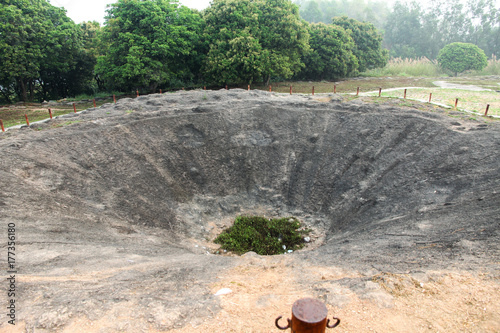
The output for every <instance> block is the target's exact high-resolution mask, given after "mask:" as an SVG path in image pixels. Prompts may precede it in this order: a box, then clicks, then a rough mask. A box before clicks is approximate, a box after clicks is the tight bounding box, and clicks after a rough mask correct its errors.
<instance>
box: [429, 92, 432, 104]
mask: <svg viewBox="0 0 500 333" xmlns="http://www.w3.org/2000/svg"><path fill="white" fill-rule="evenodd" d="M431 100H432V93H430V94H429V103H430V102H431Z"/></svg>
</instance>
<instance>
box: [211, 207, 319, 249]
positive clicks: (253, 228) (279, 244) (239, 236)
mask: <svg viewBox="0 0 500 333" xmlns="http://www.w3.org/2000/svg"><path fill="white" fill-rule="evenodd" d="M309 232H310V230H307V229H306V230H304V229H303V228H301V223H300V221H299V220H298V219H297V218H295V217H284V218H274V219H268V218H265V217H261V216H238V217H237V218H236V220H235V221H234V225H233V226H231V227H229V228H228V229H226V230H224V231H223V232H222V233H221V234H220V235H219V236H218V237H217V238H216V239H215V240H214V242H215V243H217V244H220V245H221V247H222V249H224V250H228V251H232V252H235V253H237V254H243V253H246V252H249V251H253V252H256V253H257V254H260V255H273V254H282V253H286V252H287V251H289V250H293V251H295V250H297V249H300V248H302V247H303V246H304V240H303V239H304V237H305V236H307V234H308V233H309Z"/></svg>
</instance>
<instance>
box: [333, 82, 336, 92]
mask: <svg viewBox="0 0 500 333" xmlns="http://www.w3.org/2000/svg"><path fill="white" fill-rule="evenodd" d="M333 93H334V94H336V93H337V85H336V84H335V85H333Z"/></svg>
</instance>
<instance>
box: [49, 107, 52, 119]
mask: <svg viewBox="0 0 500 333" xmlns="http://www.w3.org/2000/svg"><path fill="white" fill-rule="evenodd" d="M49 116H50V119H52V110H51V109H49Z"/></svg>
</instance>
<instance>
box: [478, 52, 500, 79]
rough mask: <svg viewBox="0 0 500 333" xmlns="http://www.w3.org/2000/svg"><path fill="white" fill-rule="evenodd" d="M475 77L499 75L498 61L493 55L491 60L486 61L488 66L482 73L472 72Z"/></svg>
mask: <svg viewBox="0 0 500 333" xmlns="http://www.w3.org/2000/svg"><path fill="white" fill-rule="evenodd" d="M474 74H477V75H500V59H497V57H496V56H495V55H494V54H493V55H492V56H491V59H490V60H488V66H486V67H485V68H484V69H483V70H482V71H478V72H474Z"/></svg>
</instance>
